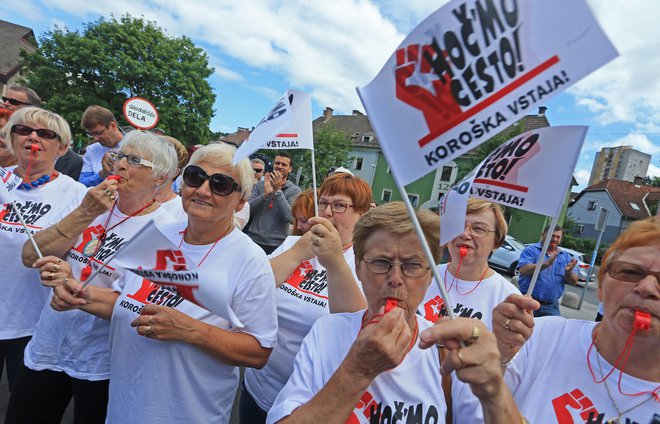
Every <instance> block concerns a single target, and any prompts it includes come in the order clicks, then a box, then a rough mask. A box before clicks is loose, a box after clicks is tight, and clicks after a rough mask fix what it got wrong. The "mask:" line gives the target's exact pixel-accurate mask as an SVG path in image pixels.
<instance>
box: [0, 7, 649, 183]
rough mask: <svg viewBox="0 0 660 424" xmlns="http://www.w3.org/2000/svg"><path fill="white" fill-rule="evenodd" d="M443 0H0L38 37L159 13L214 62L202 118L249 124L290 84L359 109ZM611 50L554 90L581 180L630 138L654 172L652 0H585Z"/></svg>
mask: <svg viewBox="0 0 660 424" xmlns="http://www.w3.org/2000/svg"><path fill="white" fill-rule="evenodd" d="M444 3H446V1H430V0H411V1H408V2H404V1H401V0H381V1H379V2H374V1H366V0H333V1H332V2H311V1H305V0H288V1H281V0H249V1H244V2H237V1H230V0H212V1H199V0H187V1H185V2H182V1H180V0H146V1H142V2H139V1H137V2H136V1H135V0H131V1H129V0H113V1H112V2H108V1H103V2H101V1H98V0H49V1H39V0H20V1H15V2H0V19H4V20H7V21H10V22H13V23H16V24H19V25H24V26H26V27H30V28H32V29H33V30H34V32H35V34H36V35H37V38H39V37H40V36H41V35H42V34H43V33H44V32H45V31H47V30H49V29H52V28H53V26H54V25H59V26H66V27H68V28H69V29H71V30H79V29H81V28H82V25H83V23H86V22H90V21H93V20H96V19H97V18H98V17H100V16H109V15H110V14H111V13H112V14H114V15H115V16H120V15H122V14H125V13H130V14H131V15H133V16H144V17H145V18H147V19H149V20H153V21H156V22H157V23H158V25H159V26H160V27H161V28H163V29H165V30H167V32H168V33H170V34H171V35H174V36H180V35H187V36H189V37H190V38H191V39H192V40H193V41H194V42H195V43H196V44H197V45H199V46H201V47H203V48H204V49H205V50H206V51H207V53H208V55H209V58H210V62H211V65H212V66H213V67H214V68H215V69H216V72H215V74H214V75H213V76H212V77H211V80H210V82H211V84H212V86H213V87H214V90H215V93H216V95H217V101H216V104H215V111H216V116H215V117H214V119H213V121H212V124H211V128H212V129H213V130H216V131H217V130H221V131H228V132H233V131H235V130H236V128H237V127H239V126H241V127H252V126H254V125H255V124H256V123H257V122H258V121H259V120H260V119H261V118H262V117H263V115H264V114H265V113H266V112H267V111H268V110H269V109H270V108H271V107H272V106H273V105H274V102H275V101H276V100H277V98H279V96H280V95H281V94H282V93H283V92H284V91H285V90H286V89H288V88H296V89H301V90H304V91H307V92H309V93H310V94H312V99H313V115H314V116H315V117H316V116H319V115H320V114H321V113H322V111H323V109H324V108H325V107H326V106H329V107H332V108H333V109H334V110H335V113H340V114H344V113H351V111H352V110H353V109H358V110H361V111H364V108H363V107H362V105H361V104H360V101H359V99H358V96H357V94H356V92H355V87H356V86H362V85H364V84H366V83H367V82H369V81H370V80H371V79H372V78H373V77H374V76H375V75H376V73H377V72H378V70H379V69H380V67H381V66H382V64H383V63H384V62H385V60H386V59H387V57H388V56H389V55H390V54H391V53H392V52H393V51H394V49H395V48H396V46H397V45H398V44H399V43H400V42H401V41H402V40H403V38H404V37H405V35H406V34H407V33H408V32H409V31H410V30H411V29H412V28H413V27H414V26H415V25H416V24H418V23H419V22H421V20H423V19H424V18H425V17H426V16H427V15H428V14H430V13H431V12H433V11H434V10H435V9H437V8H438V7H440V6H441V5H442V4H444ZM588 3H589V5H590V6H591V8H592V10H593V12H594V14H595V15H596V18H597V20H598V21H599V23H600V24H601V26H602V27H603V29H604V30H605V32H606V33H607V35H608V36H609V37H610V39H611V40H612V42H613V43H614V45H615V46H616V48H617V49H618V50H619V53H620V57H619V58H617V59H615V60H614V61H612V62H610V63H609V64H607V65H605V66H604V67H603V68H601V69H600V70H598V71H596V72H594V73H593V74H592V75H590V76H588V77H587V78H585V79H584V80H582V81H580V82H579V83H577V84H576V85H575V86H573V87H572V88H571V89H569V90H568V91H567V92H564V93H562V94H560V95H558V96H556V97H555V98H553V99H552V100H551V101H549V102H548V103H547V104H546V106H547V107H548V112H547V116H548V119H549V120H550V123H551V124H552V125H570V124H574V125H588V126H589V127H590V129H589V133H588V136H587V139H586V141H585V145H584V148H583V150H582V154H581V156H580V159H579V162H578V165H577V168H576V171H575V176H576V178H577V179H578V182H579V183H580V186H579V187H578V188H579V189H581V188H584V187H585V184H586V182H587V180H588V177H589V172H590V170H591V167H592V164H593V159H594V155H595V152H597V151H598V150H600V148H602V147H605V146H619V145H633V146H635V147H636V148H637V149H638V150H641V151H643V152H645V153H649V154H652V155H653V157H652V160H651V167H650V168H649V175H654V176H660V72H658V69H660V54H658V51H659V49H660V41H658V40H660V26H659V25H658V24H657V23H658V22H660V3H658V2H655V1H645V0H627V1H626V2H621V1H619V0H589V1H588Z"/></svg>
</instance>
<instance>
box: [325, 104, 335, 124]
mask: <svg viewBox="0 0 660 424" xmlns="http://www.w3.org/2000/svg"><path fill="white" fill-rule="evenodd" d="M332 112H333V110H332V108H331V107H327V106H326V107H325V110H324V111H323V122H328V120H329V119H330V118H332Z"/></svg>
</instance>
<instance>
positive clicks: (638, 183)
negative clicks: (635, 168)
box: [633, 175, 644, 187]
mask: <svg viewBox="0 0 660 424" xmlns="http://www.w3.org/2000/svg"><path fill="white" fill-rule="evenodd" d="M633 184H635V186H637V187H639V186H641V185H643V184H644V177H640V176H639V175H638V176H636V177H635V178H634V179H633Z"/></svg>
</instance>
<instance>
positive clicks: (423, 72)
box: [358, 0, 617, 185]
mask: <svg viewBox="0 0 660 424" xmlns="http://www.w3.org/2000/svg"><path fill="white" fill-rule="evenodd" d="M616 55H617V52H616V50H615V49H614V47H613V46H612V44H611V43H610V41H609V40H608V39H607V37H606V36H605V34H604V33H603V31H602V30H601V28H600V27H599V26H598V23H597V22H596V21H595V19H594V17H593V15H592V13H591V11H590V10H589V8H588V6H587V5H586V3H585V2H584V0H557V1H552V2H533V1H520V0H511V1H507V2H504V1H502V2H495V1H491V0H486V1H483V0H469V1H465V0H455V1H451V2H450V3H448V4H447V5H445V6H443V7H442V8H440V9H438V10H437V11H436V12H434V13H433V14H432V15H430V16H429V17H428V18H427V19H426V20H424V21H423V22H422V23H421V24H420V25H419V26H418V27H416V28H415V29H414V30H413V31H412V32H411V33H410V34H409V35H408V36H407V37H406V39H405V40H404V41H403V42H402V43H401V44H400V45H399V47H398V48H397V50H396V52H395V53H394V54H393V55H392V56H391V57H390V58H389V60H388V61H387V62H386V63H385V65H384V66H383V68H382V69H381V71H380V72H379V73H378V75H377V76H376V77H375V78H374V80H373V81H371V82H370V83H369V84H368V85H366V86H365V87H363V88H358V94H359V95H360V98H361V100H362V103H363V104H364V106H365V109H366V111H367V114H368V116H369V120H370V121H371V124H372V126H373V128H374V130H375V132H376V134H377V136H378V140H379V143H380V145H381V147H382V148H383V152H384V154H385V156H386V158H387V160H388V163H389V165H390V169H391V171H392V174H393V176H394V178H395V180H396V182H397V183H398V184H399V185H406V184H409V183H411V182H413V181H415V180H416V179H418V178H420V177H422V176H424V175H426V174H428V173H429V172H431V171H433V170H435V169H436V168H437V167H438V166H440V165H441V164H443V163H446V162H449V161H451V160H452V159H454V158H456V157H458V156H460V155H462V154H464V153H466V152H468V151H469V150H471V149H473V148H475V147H476V146H478V145H479V144H481V143H483V142H484V141H486V140H488V139H489V138H491V137H493V136H494V135H496V134H497V133H499V132H500V131H502V130H504V129H505V128H507V127H508V126H510V125H511V124H513V123H515V122H516V120H517V119H518V118H519V117H521V116H523V115H524V114H526V113H527V112H528V111H529V110H530V109H531V108H532V107H533V106H535V105H536V104H538V103H539V102H547V101H548V100H549V99H550V98H551V97H552V96H554V95H556V94H558V93H559V92H561V91H563V90H565V89H566V88H568V87H569V86H571V85H572V84H574V83H576V82H577V81H578V80H580V79H581V78H583V77H584V76H586V75H587V74H589V73H590V72H592V71H594V70H595V69H597V68H599V67H600V66H602V65H603V64H605V63H607V62H608V61H610V60H612V59H613V58H614V57H616Z"/></svg>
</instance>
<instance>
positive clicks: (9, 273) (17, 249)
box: [0, 108, 85, 391]
mask: <svg viewBox="0 0 660 424" xmlns="http://www.w3.org/2000/svg"><path fill="white" fill-rule="evenodd" d="M0 138H1V139H4V140H5V141H6V148H7V150H8V153H9V154H10V156H11V157H13V158H15V159H16V161H17V164H16V166H15V167H13V166H12V167H8V168H6V169H5V171H10V172H12V173H13V174H15V175H17V176H18V177H20V178H21V179H23V183H22V184H21V185H20V186H19V187H18V188H16V189H14V190H12V191H11V192H10V199H9V200H14V201H15V202H16V208H17V209H18V210H19V211H20V212H21V214H22V216H23V218H24V220H25V223H26V224H27V226H28V230H29V231H30V232H31V233H32V234H35V233H36V232H38V231H41V230H42V229H43V228H47V227H48V226H50V225H51V224H52V223H53V222H56V220H57V219H58V217H59V216H60V214H61V213H62V211H63V209H65V208H66V207H67V206H68V204H69V203H76V202H77V203H80V201H81V199H82V197H83V196H84V194H85V187H84V186H83V185H82V184H80V183H78V182H76V181H74V180H72V179H71V178H69V177H68V176H66V175H61V174H59V173H58V172H57V171H55V160H56V159H57V157H58V156H60V155H62V154H64V153H65V152H66V149H67V148H68V145H69V142H70V140H71V131H70V129H69V125H68V124H67V123H66V121H65V120H64V118H62V117H61V116H59V115H57V114H55V113H53V112H49V111H46V110H43V109H38V108H22V109H20V110H18V111H16V112H14V113H13V115H11V117H10V118H9V121H8V122H7V124H6V125H5V126H4V127H3V129H2V131H0ZM7 181H8V182H9V181H11V179H8V180H7ZM0 184H4V183H3V182H0ZM3 200H5V199H3ZM5 201H6V200H5ZM27 240H28V238H27V236H26V234H25V229H24V228H23V226H22V225H21V221H20V219H19V217H18V214H17V213H16V212H14V209H13V206H12V205H11V204H9V203H7V204H4V205H0V246H2V251H1V253H0V262H1V263H2V266H1V267H0V288H1V289H2V293H3V295H2V296H0V373H2V369H3V365H6V368H7V377H8V381H9V390H10V391H11V390H13V389H14V385H15V381H16V376H17V373H18V369H19V368H20V366H21V364H22V363H23V350H24V348H25V346H26V344H27V343H28V341H29V340H30V337H31V336H32V333H33V331H34V327H35V326H36V324H37V321H38V320H39V314H40V313H41V309H42V308H43V306H44V304H46V303H47V300H48V296H49V294H50V290H49V289H48V288H47V287H43V286H42V285H41V283H40V278H39V272H38V271H37V270H36V269H32V268H26V267H24V266H23V262H22V260H21V249H22V247H23V243H25V242H26V241H27Z"/></svg>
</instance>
